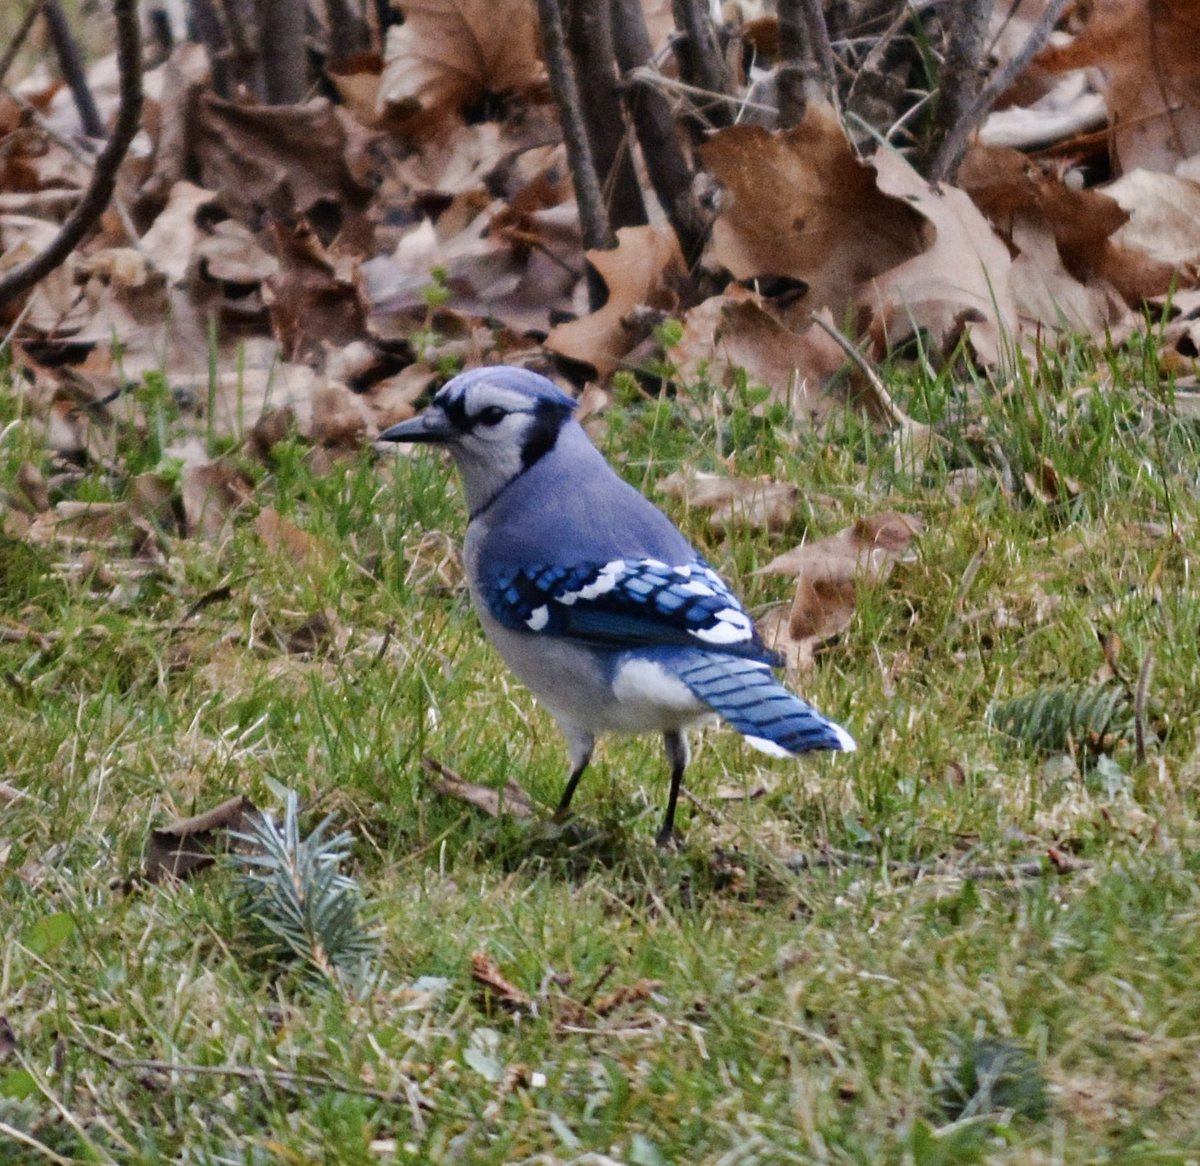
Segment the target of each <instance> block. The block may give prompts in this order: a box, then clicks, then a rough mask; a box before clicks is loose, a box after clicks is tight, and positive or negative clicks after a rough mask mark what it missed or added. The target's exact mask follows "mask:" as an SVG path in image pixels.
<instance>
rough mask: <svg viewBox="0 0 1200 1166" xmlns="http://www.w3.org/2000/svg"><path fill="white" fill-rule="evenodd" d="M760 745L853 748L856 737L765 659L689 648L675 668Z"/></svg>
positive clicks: (776, 751)
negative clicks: (785, 681) (774, 673)
mask: <svg viewBox="0 0 1200 1166" xmlns="http://www.w3.org/2000/svg"><path fill="white" fill-rule="evenodd" d="M672 671H673V672H674V673H675V675H676V676H678V677H679V679H680V680H682V681H683V683H684V684H686V685H687V686H688V688H689V689H691V691H692V694H693V695H694V696H695V697H696V698H697V699H698V700H702V701H703V702H704V703H705V704H706V705H708V707H709V708H711V709H712V710H713V712H715V713H717V714H719V715H720V716H721V717H723V718H724V719H725V720H727V721H728V722H729V723H730V724H731V725H732V726H733V727H734V728H735V729H737V731H738V732H739V733H741V734H742V736H744V737H745V738H746V740H747V741H748V742H749V743H750V744H751V745H753V746H754V747H755V748H756V749H760V750H762V752H764V753H770V754H772V755H773V756H775V757H785V756H790V755H794V754H796V753H807V752H808V751H809V750H811V749H838V750H842V751H844V752H847V753H849V752H852V751H853V750H854V749H856V748H857V746H856V745H855V743H854V738H853V737H851V736H850V734H849V733H847V732H846V730H845V729H843V728H842V727H841V725H838V724H835V723H834V722H833V721H830V720H826V718H825V717H823V716H821V714H820V713H819V712H817V710H816V709H815V708H813V707H812V706H811V705H807V704H805V703H804V701H802V700H801V699H800V698H799V697H798V696H796V695H794V694H793V693H791V692H788V690H787V689H786V688H784V687H783V685H782V684H780V683H779V682H778V681H777V680H776V679H775V678H774V677H773V676H772V675H771V672H770V669H769V668H768V667H767V666H766V665H765V664H759V663H757V662H755V661H754V660H747V659H745V658H744V657H739V656H726V655H724V654H722V653H719V652H699V651H697V652H687V653H686V654H685V655H684V658H683V659H682V660H679V659H678V658H677V660H676V663H675V667H674V668H673V669H672Z"/></svg>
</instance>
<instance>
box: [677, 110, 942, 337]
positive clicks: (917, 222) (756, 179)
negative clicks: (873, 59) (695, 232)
mask: <svg viewBox="0 0 1200 1166" xmlns="http://www.w3.org/2000/svg"><path fill="white" fill-rule="evenodd" d="M700 154H701V157H702V158H703V159H704V165H705V168H706V169H707V170H708V171H709V173H711V174H712V175H713V177H714V178H716V180H717V181H718V182H719V183H721V185H722V186H723V187H724V189H725V191H726V193H727V195H728V197H729V204H728V206H726V208H725V209H724V210H723V211H722V213H721V214H720V216H719V217H718V218H717V220H716V222H715V223H714V224H713V230H712V243H711V245H710V254H711V258H712V259H713V260H715V261H716V262H717V263H719V264H721V265H722V266H723V267H725V268H726V269H727V270H728V271H729V272H730V273H731V274H732V275H733V276H734V277H735V278H736V279H755V278H758V277H760V276H766V275H773V276H790V277H791V278H793V279H798V280H801V281H803V282H804V283H805V284H807V285H808V289H809V290H808V294H807V295H806V296H805V298H804V301H803V302H804V305H805V306H806V307H808V308H810V309H814V310H815V309H816V308H820V307H829V308H831V309H832V311H833V315H834V318H835V319H840V318H842V316H843V314H844V312H845V310H846V308H847V306H848V305H849V304H850V303H851V302H852V300H853V297H854V295H855V293H856V289H858V288H859V287H860V286H861V285H862V284H864V283H865V282H866V281H869V280H870V279H871V278H872V277H874V276H878V275H882V274H883V272H885V271H887V270H889V269H891V268H893V267H896V266H898V265H899V264H902V263H903V262H904V261H905V260H907V259H910V258H912V257H913V256H914V255H919V254H920V253H921V252H922V250H923V249H924V245H923V239H924V232H925V230H926V226H925V223H924V220H923V219H922V217H921V215H919V214H918V213H917V211H916V210H914V209H913V208H912V207H910V206H909V205H908V204H907V203H906V202H905V201H904V199H903V198H894V197H891V196H890V195H889V194H886V193H884V192H883V191H882V190H881V189H880V187H879V185H878V184H877V181H876V176H875V174H874V173H873V172H872V171H871V169H870V167H868V166H866V165H864V164H863V163H861V162H860V161H859V160H858V159H857V157H856V156H855V154H854V150H853V148H852V147H851V145H850V143H849V141H848V140H847V138H846V135H845V133H844V132H843V130H842V127H841V124H840V122H839V121H838V118H837V115H836V114H835V113H834V112H833V110H832V109H830V108H829V107H828V106H825V105H818V104H810V105H809V107H808V110H807V112H806V114H805V116H804V120H803V121H802V122H801V123H800V125H798V126H796V127H795V128H794V129H791V130H788V131H786V132H782V133H771V132H770V131H768V130H765V129H763V128H762V127H760V126H751V125H740V126H733V127H731V128H730V129H726V130H721V131H719V132H718V133H715V134H713V135H712V137H710V138H709V139H708V140H707V141H706V142H705V143H704V145H703V146H702V147H701V149H700Z"/></svg>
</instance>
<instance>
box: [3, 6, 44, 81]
mask: <svg viewBox="0 0 1200 1166" xmlns="http://www.w3.org/2000/svg"><path fill="white" fill-rule="evenodd" d="M41 10H42V4H41V0H34V2H33V3H32V4H30V6H29V8H28V9H27V11H26V12H25V15H24V16H22V17H21V23H20V24H19V25H18V26H17V31H16V32H15V33H13V38H12V40H11V41H10V42H9V45H8V48H6V49H5V50H4V55H3V56H0V85H3V84H4V78H5V77H7V76H8V71H9V69H11V68H12V63H13V61H15V60H16V59H17V53H19V52H20V51H21V46H22V45H23V44H24V43H25V38H26V37H27V36H28V35H29V31H30V29H32V28H33V22H34V21H35V20H37V17H38V13H39V12H41Z"/></svg>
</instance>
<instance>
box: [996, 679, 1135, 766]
mask: <svg viewBox="0 0 1200 1166" xmlns="http://www.w3.org/2000/svg"><path fill="white" fill-rule="evenodd" d="M988 721H989V723H990V724H991V725H992V727H993V728H994V729H997V730H998V731H999V732H1001V733H1004V734H1006V735H1007V736H1009V737H1012V738H1013V739H1014V740H1017V741H1021V742H1024V743H1025V744H1028V745H1033V746H1034V747H1036V748H1038V749H1042V750H1045V751H1046V752H1050V753H1055V752H1059V751H1060V750H1064V749H1068V748H1070V747H1072V746H1074V747H1077V748H1086V749H1090V750H1092V751H1093V752H1109V751H1110V750H1111V749H1112V748H1113V746H1114V745H1115V744H1116V743H1117V742H1118V741H1122V740H1126V739H1128V738H1130V737H1131V736H1132V735H1133V731H1134V707H1133V700H1132V699H1131V697H1130V695H1129V693H1128V692H1127V691H1126V689H1125V688H1124V687H1123V686H1121V685H1119V684H1068V685H1058V686H1052V687H1048V688H1039V689H1036V690H1035V691H1033V692H1027V693H1023V694H1022V695H1021V696H1016V697H1013V698H1012V699H1011V700H1005V701H998V702H996V703H995V704H993V705H992V706H991V708H989V709H988Z"/></svg>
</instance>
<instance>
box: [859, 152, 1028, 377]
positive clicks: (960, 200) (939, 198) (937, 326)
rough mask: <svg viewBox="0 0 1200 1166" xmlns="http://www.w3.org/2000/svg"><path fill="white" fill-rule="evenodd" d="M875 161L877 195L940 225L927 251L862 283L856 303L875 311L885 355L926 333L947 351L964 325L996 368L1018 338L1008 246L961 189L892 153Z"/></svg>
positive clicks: (879, 343)
mask: <svg viewBox="0 0 1200 1166" xmlns="http://www.w3.org/2000/svg"><path fill="white" fill-rule="evenodd" d="M873 164H874V167H875V171H876V174H877V181H878V184H879V190H880V191H881V192H882V193H883V194H886V195H889V196H891V197H893V198H895V199H904V200H905V201H906V202H907V203H908V204H911V207H912V209H913V210H914V211H916V212H918V213H919V214H921V215H923V216H924V217H925V218H926V219H927V220H928V222H929V223H930V225H931V226H932V227H933V228H934V238H933V242H932V243H931V244H930V245H929V246H928V247H927V248H926V249H925V250H924V251H922V252H921V254H919V255H915V256H913V257H912V258H910V259H907V260H905V261H904V262H902V263H899V264H897V265H896V266H895V267H892V268H890V269H888V270H887V271H884V272H881V273H879V274H878V275H876V276H874V277H873V278H871V279H868V280H866V281H864V287H863V288H862V289H861V290H860V292H859V296H858V302H859V304H860V305H861V306H863V307H865V308H869V309H871V311H872V312H873V314H874V319H873V320H872V323H871V335H872V338H873V339H874V341H875V343H876V345H877V347H878V348H879V350H880V351H881V352H882V351H885V350H886V349H887V348H888V347H891V346H894V345H895V344H897V343H898V342H900V341H903V340H905V339H907V338H908V337H909V336H910V335H912V333H913V332H914V331H915V330H916V329H928V331H929V332H930V333H931V334H932V336H933V337H934V342H935V344H936V345H937V347H938V349H939V350H940V351H942V352H948V351H949V349H950V348H951V347H952V346H953V344H954V342H955V341H956V339H957V336H958V335H959V334H960V333H961V332H962V330H963V329H964V328H965V329H966V330H967V334H968V336H969V339H970V342H971V347H972V348H973V349H974V350H975V353H976V355H977V356H978V357H979V359H980V360H981V361H982V362H983V363H984V364H987V365H994V364H996V363H997V362H998V361H999V360H1000V357H1001V356H1002V354H1003V350H1004V343H1005V340H1006V339H1007V340H1010V341H1011V340H1012V339H1013V338H1014V337H1015V336H1016V335H1017V324H1018V321H1017V312H1016V307H1015V305H1014V304H1013V300H1012V293H1011V292H1010V291H1009V280H1008V273H1009V268H1010V267H1011V265H1012V258H1011V256H1010V255H1009V252H1008V248H1007V247H1006V246H1005V245H1004V243H1003V242H1002V241H1001V239H1000V238H999V236H997V235H996V233H995V232H994V231H993V230H992V228H991V226H990V225H989V224H988V221H987V220H986V219H985V218H984V217H983V215H982V214H981V213H980V212H979V210H978V209H977V208H976V206H975V204H974V203H973V202H972V201H971V199H970V198H969V197H968V196H967V195H966V194H964V193H963V192H962V191H961V190H956V189H955V188H954V187H952V186H942V187H940V188H935V187H933V186H931V185H930V183H928V182H927V181H926V180H925V179H924V178H922V177H921V175H920V174H918V173H917V171H916V170H914V169H913V167H912V166H910V165H909V163H908V162H906V161H905V160H904V159H903V158H902V157H901V156H900V155H899V154H897V153H894V152H893V151H891V150H880V151H879V153H877V154H876V155H875V158H874V162H873Z"/></svg>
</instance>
